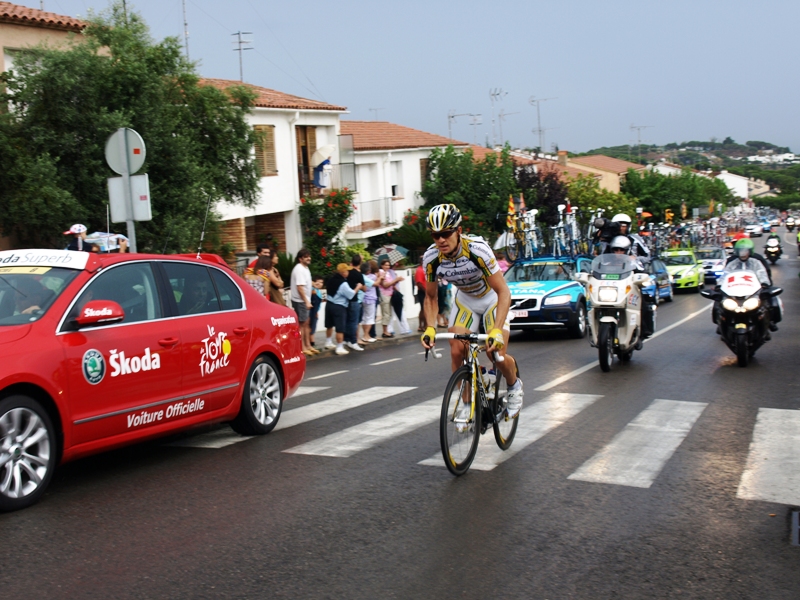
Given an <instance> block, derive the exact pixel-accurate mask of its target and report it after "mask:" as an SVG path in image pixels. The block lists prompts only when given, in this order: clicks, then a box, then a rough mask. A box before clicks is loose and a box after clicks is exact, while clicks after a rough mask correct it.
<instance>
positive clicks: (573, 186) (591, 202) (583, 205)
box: [568, 175, 637, 219]
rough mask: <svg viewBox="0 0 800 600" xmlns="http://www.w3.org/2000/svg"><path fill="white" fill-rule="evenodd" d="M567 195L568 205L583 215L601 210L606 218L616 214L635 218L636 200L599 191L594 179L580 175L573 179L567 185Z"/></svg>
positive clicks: (623, 195) (606, 191)
mask: <svg viewBox="0 0 800 600" xmlns="http://www.w3.org/2000/svg"><path fill="white" fill-rule="evenodd" d="M568 193H569V201H570V203H571V204H572V205H573V206H577V207H578V208H580V209H581V211H582V212H583V214H584V215H587V216H588V215H590V214H591V212H592V210H593V209H595V208H602V209H604V210H605V211H606V213H605V214H606V216H607V217H608V218H611V217H612V216H614V215H615V214H618V213H625V214H626V215H628V216H630V217H631V218H632V219H633V218H635V217H634V215H635V213H636V207H637V201H636V199H635V198H631V197H629V196H626V195H625V194H615V193H614V192H611V191H609V190H603V189H601V188H600V183H599V182H598V180H597V179H596V178H595V177H585V176H582V175H581V176H579V177H577V178H576V179H573V180H572V181H570V182H569V184H568Z"/></svg>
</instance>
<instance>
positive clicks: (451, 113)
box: [447, 108, 474, 140]
mask: <svg viewBox="0 0 800 600" xmlns="http://www.w3.org/2000/svg"><path fill="white" fill-rule="evenodd" d="M472 116H474V115H473V114H472V113H459V114H456V111H455V109H454V108H451V109H450V110H449V111H447V137H448V138H450V139H451V140H452V139H453V121H455V120H456V117H472Z"/></svg>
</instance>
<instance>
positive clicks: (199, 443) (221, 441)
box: [167, 427, 253, 448]
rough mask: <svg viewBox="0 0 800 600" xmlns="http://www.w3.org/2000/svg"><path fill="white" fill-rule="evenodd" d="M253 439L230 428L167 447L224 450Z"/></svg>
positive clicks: (202, 434)
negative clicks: (226, 447)
mask: <svg viewBox="0 0 800 600" xmlns="http://www.w3.org/2000/svg"><path fill="white" fill-rule="evenodd" d="M251 439H253V438H252V437H250V436H246V435H239V434H238V433H236V432H235V431H232V430H231V429H230V428H229V427H223V428H221V429H217V430H216V431H209V432H208V433H201V434H200V435H196V436H193V437H190V438H186V439H183V440H178V441H177V442H172V443H170V444H167V445H168V446H178V447H181V448H224V447H225V446H230V445H232V444H238V443H239V442H244V441H246V440H251Z"/></svg>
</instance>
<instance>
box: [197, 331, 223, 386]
mask: <svg viewBox="0 0 800 600" xmlns="http://www.w3.org/2000/svg"><path fill="white" fill-rule="evenodd" d="M206 327H208V337H207V338H206V339H204V340H203V342H202V344H203V345H202V346H201V348H200V376H201V377H205V376H206V375H210V374H211V373H213V372H214V371H216V370H217V369H221V368H223V367H227V366H228V362H229V361H230V357H231V341H230V340H229V339H228V334H227V333H225V332H224V331H220V332H219V333H217V332H215V331H214V328H213V327H212V326H211V325H206Z"/></svg>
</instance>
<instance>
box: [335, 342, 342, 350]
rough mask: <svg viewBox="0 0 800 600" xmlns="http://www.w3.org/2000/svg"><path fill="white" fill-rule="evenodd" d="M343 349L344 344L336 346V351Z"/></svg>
mask: <svg viewBox="0 0 800 600" xmlns="http://www.w3.org/2000/svg"><path fill="white" fill-rule="evenodd" d="M341 348H344V344H343V343H342V344H336V349H337V350H340V349H341Z"/></svg>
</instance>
